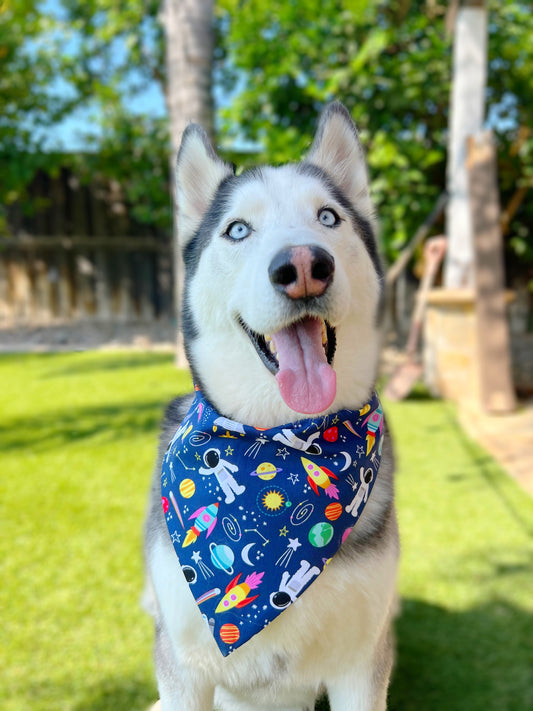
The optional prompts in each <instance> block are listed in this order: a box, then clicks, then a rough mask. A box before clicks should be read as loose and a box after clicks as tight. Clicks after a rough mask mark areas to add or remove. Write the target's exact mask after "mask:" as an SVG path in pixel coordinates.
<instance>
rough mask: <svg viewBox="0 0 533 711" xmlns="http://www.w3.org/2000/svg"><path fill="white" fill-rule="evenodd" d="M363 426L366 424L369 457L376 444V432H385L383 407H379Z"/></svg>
mask: <svg viewBox="0 0 533 711" xmlns="http://www.w3.org/2000/svg"><path fill="white" fill-rule="evenodd" d="M363 424H364V425H365V424H366V453H367V455H369V454H370V452H371V451H372V448H373V447H374V444H375V442H376V432H377V431H378V429H379V432H380V434H381V432H382V430H383V410H382V409H381V407H379V406H378V407H377V408H376V409H375V410H374V412H372V413H371V414H370V415H369V416H368V417H367V418H366V420H365V421H364V422H363Z"/></svg>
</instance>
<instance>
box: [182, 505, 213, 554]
mask: <svg viewBox="0 0 533 711" xmlns="http://www.w3.org/2000/svg"><path fill="white" fill-rule="evenodd" d="M217 516H218V503H217V504H209V506H202V507H201V508H199V509H198V511H195V512H194V513H193V514H191V515H190V516H189V520H190V519H191V518H194V523H193V525H192V526H191V528H190V529H189V530H188V531H187V535H186V536H185V540H184V541H183V545H182V548H185V547H186V546H190V545H191V543H194V542H195V541H196V539H197V538H198V536H199V535H200V533H202V531H205V530H206V529H207V535H206V538H207V536H209V535H210V533H211V532H212V530H213V529H214V527H215V526H216V523H217ZM195 517H196V518H195Z"/></svg>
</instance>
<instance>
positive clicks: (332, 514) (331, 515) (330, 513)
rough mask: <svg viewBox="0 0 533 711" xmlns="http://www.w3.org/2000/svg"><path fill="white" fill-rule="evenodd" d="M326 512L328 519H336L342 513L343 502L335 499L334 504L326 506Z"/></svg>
mask: <svg viewBox="0 0 533 711" xmlns="http://www.w3.org/2000/svg"><path fill="white" fill-rule="evenodd" d="M324 514H325V515H326V518H327V519H328V521H336V520H337V519H338V518H339V517H340V515H341V514H342V504H339V502H338V501H334V502H333V503H332V504H328V506H326V510H325V511H324Z"/></svg>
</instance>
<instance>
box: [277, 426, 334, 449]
mask: <svg viewBox="0 0 533 711" xmlns="http://www.w3.org/2000/svg"><path fill="white" fill-rule="evenodd" d="M318 437H320V432H313V434H312V435H309V437H308V438H307V439H302V438H301V437H298V436H297V435H295V434H294V432H293V431H292V430H289V429H285V430H281V432H278V433H277V434H275V435H274V437H272V439H274V440H275V441H276V442H281V444H284V445H286V446H287V447H291V448H292V449H298V450H300V452H308V453H309V454H321V453H322V449H321V447H320V445H319V444H318V443H315V439H317V438H318Z"/></svg>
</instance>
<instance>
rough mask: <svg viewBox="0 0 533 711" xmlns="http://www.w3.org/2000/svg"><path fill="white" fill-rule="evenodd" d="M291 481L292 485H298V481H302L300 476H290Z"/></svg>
mask: <svg viewBox="0 0 533 711" xmlns="http://www.w3.org/2000/svg"><path fill="white" fill-rule="evenodd" d="M289 480H290V482H291V483H292V484H296V482H297V481H300V478H299V476H298V474H292V473H291V474H289Z"/></svg>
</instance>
